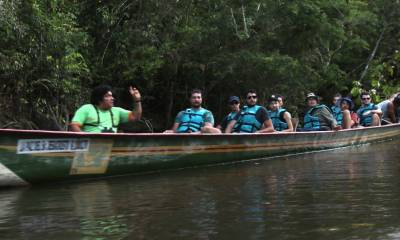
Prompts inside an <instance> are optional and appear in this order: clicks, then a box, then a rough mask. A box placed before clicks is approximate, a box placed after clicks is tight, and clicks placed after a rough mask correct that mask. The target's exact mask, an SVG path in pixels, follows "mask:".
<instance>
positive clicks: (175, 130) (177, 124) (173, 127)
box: [171, 122, 179, 133]
mask: <svg viewBox="0 0 400 240" xmlns="http://www.w3.org/2000/svg"><path fill="white" fill-rule="evenodd" d="M178 127H179V123H178V122H175V123H174V125H172V129H171V130H172V132H174V133H176V132H177V130H178Z"/></svg>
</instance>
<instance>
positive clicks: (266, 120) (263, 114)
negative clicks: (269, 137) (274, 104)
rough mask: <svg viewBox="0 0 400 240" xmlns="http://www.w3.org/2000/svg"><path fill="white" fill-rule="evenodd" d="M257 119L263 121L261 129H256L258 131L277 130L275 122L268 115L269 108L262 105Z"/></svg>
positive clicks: (257, 113)
mask: <svg viewBox="0 0 400 240" xmlns="http://www.w3.org/2000/svg"><path fill="white" fill-rule="evenodd" d="M256 119H257V121H259V122H262V123H263V124H262V126H261V128H260V130H258V131H256V133H268V132H275V129H274V124H273V123H272V120H271V118H270V117H269V115H268V112H267V109H265V108H263V107H261V108H260V109H259V110H257V112H256Z"/></svg>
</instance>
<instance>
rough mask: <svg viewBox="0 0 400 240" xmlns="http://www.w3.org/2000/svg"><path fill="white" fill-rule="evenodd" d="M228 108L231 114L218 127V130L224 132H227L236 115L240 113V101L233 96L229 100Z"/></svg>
mask: <svg viewBox="0 0 400 240" xmlns="http://www.w3.org/2000/svg"><path fill="white" fill-rule="evenodd" d="M228 106H229V109H230V110H231V112H230V113H229V114H228V115H227V116H225V117H224V119H223V120H222V122H221V124H219V125H218V126H217V128H218V129H221V131H222V132H225V129H226V127H227V126H228V124H229V123H230V122H231V121H232V120H233V118H234V117H235V115H236V113H238V112H240V99H239V97H237V96H231V97H229V100H228Z"/></svg>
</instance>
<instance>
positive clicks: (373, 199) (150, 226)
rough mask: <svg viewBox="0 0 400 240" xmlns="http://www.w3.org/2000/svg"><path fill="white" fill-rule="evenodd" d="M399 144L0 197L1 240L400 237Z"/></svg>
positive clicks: (46, 188) (6, 193)
mask: <svg viewBox="0 0 400 240" xmlns="http://www.w3.org/2000/svg"><path fill="white" fill-rule="evenodd" d="M398 144H399V142H398V141H397V142H395V141H393V142H385V143H379V144H372V145H364V146H360V147H354V148H347V149H338V150H334V151H327V152H320V153H315V154H307V155H301V156H291V157H283V158H276V159H268V160H262V161H257V162H247V163H241V164H236V165H229V166H218V167H212V168H199V169H187V170H184V171H177V172H168V173H160V174H154V175H147V176H140V177H128V178H120V179H110V180H102V181H96V182H87V183H79V184H68V185H67V184H65V185H53V186H41V187H34V188H30V189H29V188H28V189H20V190H12V191H10V190H6V191H1V192H0V233H1V238H2V239H265V238H268V239H319V238H329V239H367V238H368V239H398V238H399V232H400V230H399V228H398V226H399V224H400V218H399V216H400V202H399V199H400V181H399V179H400V171H399V162H398V157H399V155H400V154H399V153H400V150H399V149H398V148H397V145H398Z"/></svg>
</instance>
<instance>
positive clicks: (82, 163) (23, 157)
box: [0, 124, 400, 186]
mask: <svg viewBox="0 0 400 240" xmlns="http://www.w3.org/2000/svg"><path fill="white" fill-rule="evenodd" d="M399 135H400V124H392V125H387V126H381V127H369V128H360V129H350V130H342V131H327V132H295V133H269V134H268V133H267V134H112V133H101V134H89V133H73V132H54V131H33V130H12V129H0V186H16V185H28V184H36V183H43V182H56V181H69V180H71V181H73V180H79V179H88V178H98V177H108V176H117V175H124V174H135V173H141V172H150V171H159V170H163V169H173V168H184V167H192V166H198V165H208V164H219V163H229V162H234V161H241V160H249V159H258V158H264V157H271V156H280V155H286V154H293V153H301V152H309V151H316V150H322V149H331V148H338V147H345V146H351V145H358V144H364V143H369V142H375V141H381V140H389V139H393V138H395V137H397V136H399Z"/></svg>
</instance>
